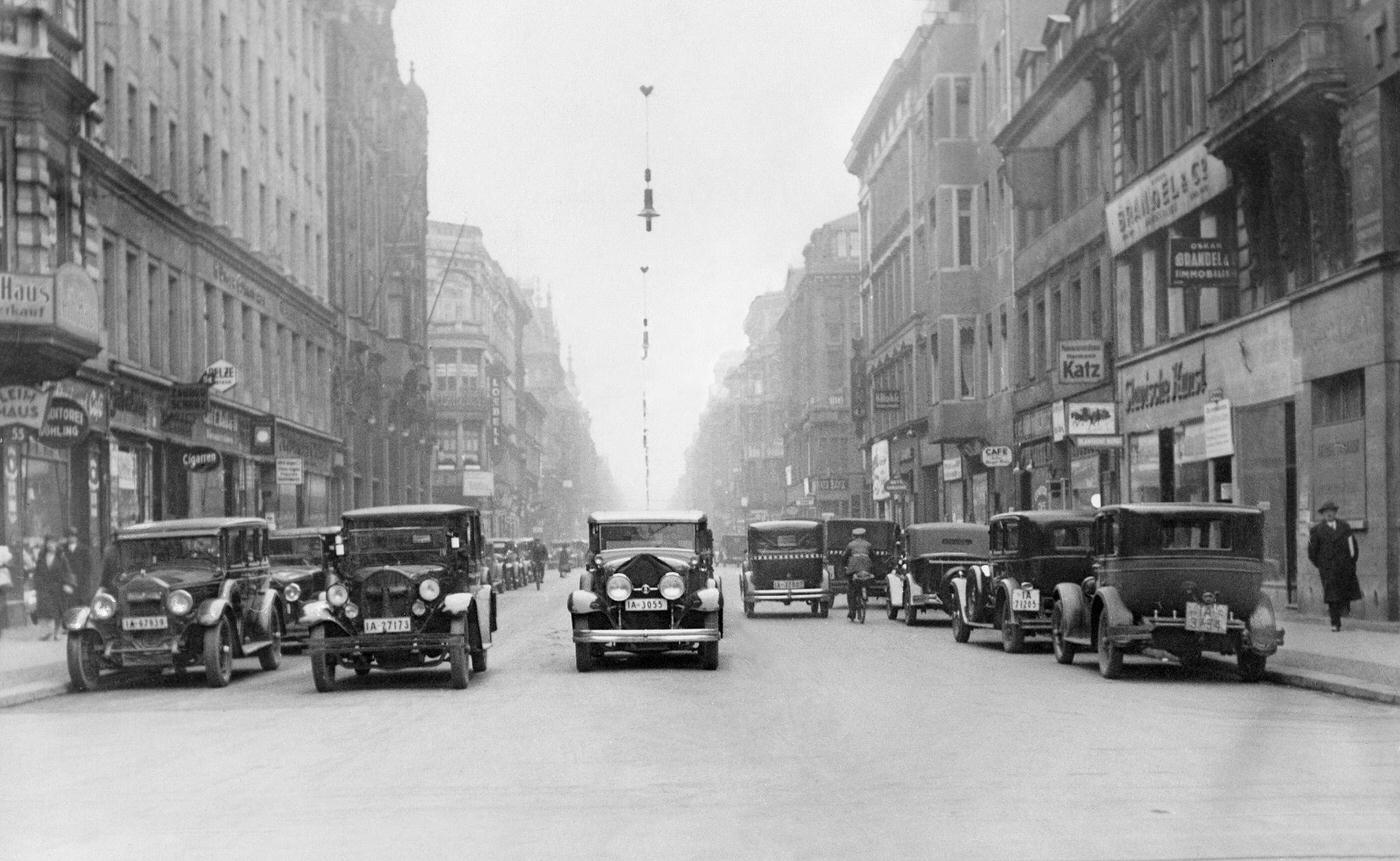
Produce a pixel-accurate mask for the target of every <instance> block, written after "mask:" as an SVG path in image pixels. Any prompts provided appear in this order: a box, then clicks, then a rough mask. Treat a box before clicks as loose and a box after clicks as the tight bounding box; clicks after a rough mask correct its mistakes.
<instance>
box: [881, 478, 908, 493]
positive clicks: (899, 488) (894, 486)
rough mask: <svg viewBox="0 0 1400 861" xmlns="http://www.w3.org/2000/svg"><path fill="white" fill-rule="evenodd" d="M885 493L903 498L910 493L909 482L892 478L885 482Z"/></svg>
mask: <svg viewBox="0 0 1400 861" xmlns="http://www.w3.org/2000/svg"><path fill="white" fill-rule="evenodd" d="M885 491H886V492H887V493H890V494H892V495H894V496H903V495H904V494H906V493H908V492H909V482H907V481H905V480H904V479H902V478H891V479H890V480H889V481H886V482H885Z"/></svg>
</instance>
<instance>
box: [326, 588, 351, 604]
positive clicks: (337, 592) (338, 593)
mask: <svg viewBox="0 0 1400 861" xmlns="http://www.w3.org/2000/svg"><path fill="white" fill-rule="evenodd" d="M349 600H350V590H349V589H346V588H345V585H344V584H343V583H336V584H335V585H334V586H331V587H330V588H329V589H327V590H326V601H328V602H329V603H330V605H331V606H332V607H344V606H345V603H346V602H347V601H349Z"/></svg>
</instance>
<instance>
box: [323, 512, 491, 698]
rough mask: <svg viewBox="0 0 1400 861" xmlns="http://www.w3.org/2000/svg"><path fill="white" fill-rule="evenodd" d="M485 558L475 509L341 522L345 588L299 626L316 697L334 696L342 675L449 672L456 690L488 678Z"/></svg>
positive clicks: (350, 515)
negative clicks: (306, 635)
mask: <svg viewBox="0 0 1400 861" xmlns="http://www.w3.org/2000/svg"><path fill="white" fill-rule="evenodd" d="M482 551H483V541H482V537H481V515H480V514H479V513H478V512H477V510H476V509H475V508H468V507H466V506H462V505H387V506H381V507H378V508H361V509H358V510H355V511H347V512H345V513H344V514H342V515H341V528H340V534H339V535H337V536H336V544H335V558H336V573H337V575H338V577H339V582H337V583H333V584H331V585H330V586H329V587H328V588H327V589H326V597H325V599H324V600H321V601H313V602H311V603H310V604H308V605H307V606H306V610H305V612H304V614H303V616H302V621H303V622H304V623H305V624H306V625H307V627H308V628H310V631H311V633H310V639H309V643H310V648H309V651H310V655H311V676H312V680H313V681H314V682H315V684H316V690H318V691H321V692H323V693H324V692H326V691H332V690H335V686H336V679H335V674H336V669H337V668H338V667H348V668H350V669H353V670H354V671H355V673H356V674H357V675H367V674H368V673H369V671H370V669H371V668H377V669H381V670H402V669H408V668H413V667H432V666H437V665H438V664H442V663H446V664H447V665H448V667H449V668H450V670H451V675H450V678H451V683H452V687H454V688H465V687H466V686H467V682H468V680H469V679H470V675H471V672H473V671H474V672H478V673H480V672H484V671H485V670H486V651H487V650H488V649H490V648H491V641H492V636H491V635H492V633H493V632H494V631H495V630H496V601H495V593H494V591H493V590H492V588H491V584H490V582H489V580H488V579H487V573H486V567H485V565H484V563H483V561H482ZM469 655H470V659H471V665H470V667H469V666H468V664H467V660H468V656H469Z"/></svg>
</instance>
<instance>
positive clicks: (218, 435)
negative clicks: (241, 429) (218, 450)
mask: <svg viewBox="0 0 1400 861" xmlns="http://www.w3.org/2000/svg"><path fill="white" fill-rule="evenodd" d="M200 425H201V427H202V428H203V431H202V433H203V441H204V442H209V443H215V444H218V445H222V446H226V447H228V448H234V449H236V448H240V447H241V444H242V440H241V439H240V438H239V436H238V413H235V412H233V411H232V410H226V409H224V408H223V407H210V408H209V412H207V413H205V414H204V421H202V422H201V423H200Z"/></svg>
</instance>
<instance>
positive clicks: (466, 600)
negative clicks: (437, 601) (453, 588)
mask: <svg viewBox="0 0 1400 861" xmlns="http://www.w3.org/2000/svg"><path fill="white" fill-rule="evenodd" d="M471 608H472V596H471V593H470V592H449V593H447V594H446V595H444V596H442V609H443V611H444V612H446V613H449V614H451V615H453V616H461V615H462V614H464V613H466V612H467V611H468V610H470V609H471Z"/></svg>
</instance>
